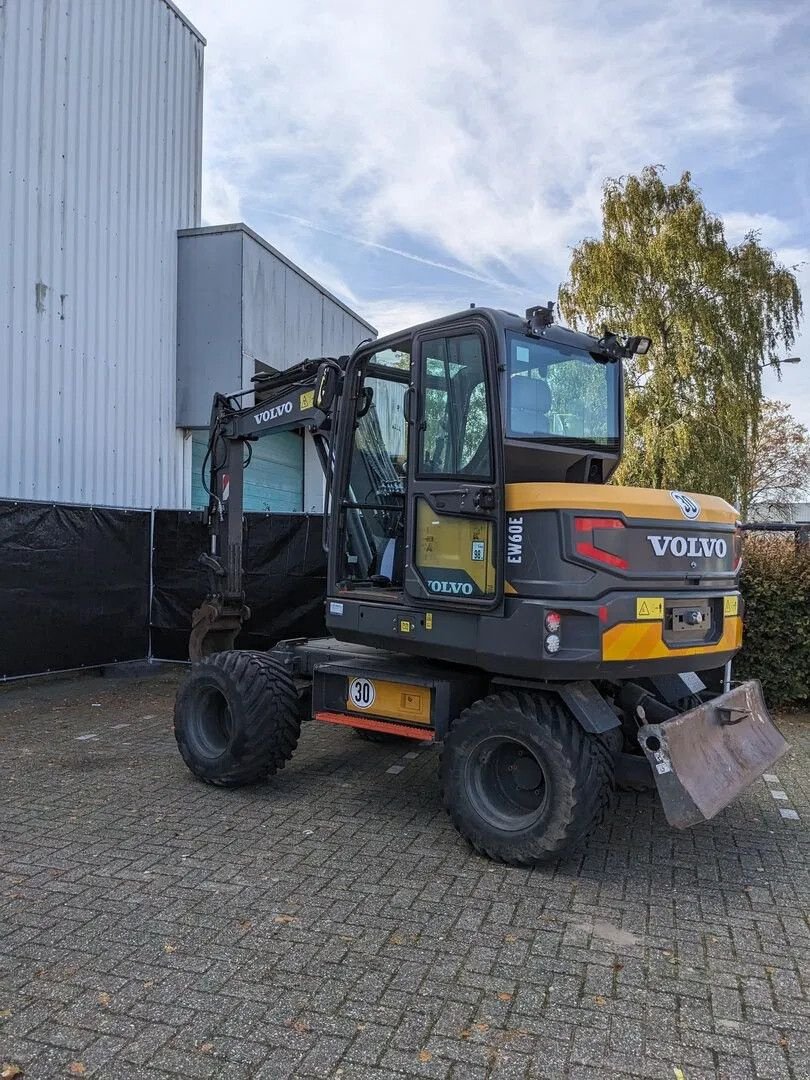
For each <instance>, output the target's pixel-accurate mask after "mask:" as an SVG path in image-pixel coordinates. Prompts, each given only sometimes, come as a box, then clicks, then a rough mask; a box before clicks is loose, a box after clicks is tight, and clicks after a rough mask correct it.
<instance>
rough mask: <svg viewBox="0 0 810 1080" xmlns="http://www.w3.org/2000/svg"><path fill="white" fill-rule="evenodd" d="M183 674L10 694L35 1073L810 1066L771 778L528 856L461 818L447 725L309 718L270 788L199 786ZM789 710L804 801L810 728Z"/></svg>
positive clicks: (24, 995) (790, 857) (629, 1075)
mask: <svg viewBox="0 0 810 1080" xmlns="http://www.w3.org/2000/svg"><path fill="white" fill-rule="evenodd" d="M177 681H178V676H177V675H176V674H175V673H174V672H172V671H164V672H163V673H162V674H160V675H159V676H158V677H156V678H151V679H145V680H127V681H126V682H123V681H117V680H115V679H112V680H105V681H104V682H100V681H99V680H95V679H90V678H78V679H71V680H55V681H53V682H51V683H48V684H44V683H40V684H32V685H31V686H23V685H20V686H16V687H8V688H0V724H2V735H3V738H2V742H0V785H1V786H2V792H3V806H2V819H0V1060H3V1061H5V1060H7V1059H8V1060H11V1061H14V1062H16V1063H18V1064H19V1065H20V1066H21V1067H22V1068H23V1069H24V1075H25V1077H26V1080H39V1078H42V1080H50V1078H51V1077H58V1076H63V1075H69V1074H68V1073H66V1069H67V1068H68V1066H69V1065H70V1063H71V1062H72V1061H77V1062H80V1063H81V1064H82V1065H83V1066H84V1068H85V1069H86V1075H88V1076H97V1077H101V1078H103V1080H136V1078H137V1080H141V1078H142V1077H147V1076H149V1077H151V1076H154V1077H156V1078H159V1077H163V1078H169V1080H171V1078H172V1077H177V1078H182V1080H192V1078H194V1077H200V1078H202V1080H205V1078H207V1077H216V1078H217V1080H276V1078H278V1080H292V1078H295V1077H300V1078H301V1080H311V1078H314V1077H318V1078H320V1077H335V1078H338V1080H396V1078H397V1077H426V1078H436V1080H445V1078H450V1080H604V1077H605V1076H610V1078H611V1080H660V1078H662V1077H670V1078H673V1077H674V1076H676V1075H677V1074H676V1073H675V1072H674V1069H675V1068H677V1069H680V1070H681V1071H682V1072H683V1074H684V1076H685V1077H686V1078H687V1080H798V1078H799V1077H804V1076H807V1075H810V1058H809V1057H808V1055H810V1037H809V1036H808V1034H807V1032H808V1030H810V1000H809V999H808V993H807V972H808V971H810V928H808V925H807V923H806V922H805V920H804V917H803V916H804V913H805V912H806V910H807V907H808V901H809V900H810V880H808V874H807V866H808V855H810V838H808V836H807V834H806V831H804V830H802V829H801V828H800V827H797V824H796V822H791V821H785V820H783V818H782V817H780V815H779V800H774V799H773V798H772V796H771V795H770V794H769V790H768V786H767V785H766V784H764V783H762V784H755V785H754V787H753V788H752V789H751V790H750V791H749V792H748V793H746V795H745V796H744V797H743V798H742V799H741V800H740V801H739V802H738V803H737V804H735V806H733V807H730V808H729V809H728V810H726V811H725V812H724V813H723V814H721V815H719V816H718V818H716V819H715V820H713V821H712V822H709V823H706V824H705V825H703V826H700V827H699V828H697V829H695V830H692V831H690V832H686V833H676V832H673V831H672V830H670V829H669V828H668V827H667V825H666V822H665V820H664V818H663V814H662V813H661V810H660V807H659V806H658V805H657V804H656V801H655V799H654V797H652V796H651V795H648V794H644V795H639V796H636V795H628V796H621V797H620V798H619V799H618V801H617V805H616V808H615V811H614V813H613V817H612V818H611V820H609V821H608V822H606V823H605V825H604V826H603V827H602V828H600V830H598V832H597V833H596V834H595V835H594V836H593V837H592V838H591V840H590V841H589V842H588V843H587V844H586V845H585V846H584V847H583V848H582V849H581V850H580V851H579V852H578V853H576V854H574V855H572V856H571V857H569V858H567V859H565V860H561V861H559V862H558V863H555V864H551V865H549V866H547V867H542V868H537V869H534V870H531V871H526V870H515V869H511V868H505V867H502V866H495V865H493V864H491V863H488V862H487V861H486V860H484V859H480V858H479V857H478V856H476V855H474V854H473V853H472V852H471V851H470V850H469V849H468V848H467V847H466V845H465V844H464V843H463V842H462V841H461V840H460V839H459V838H458V836H457V835H456V833H455V832H454V830H453V829H452V826H451V825H450V823H449V820H448V819H447V817H446V815H445V814H444V812H443V810H442V808H441V805H440V801H439V793H438V786H437V782H436V760H437V759H436V754H435V751H434V750H433V749H424V750H423V749H419V750H418V752H417V750H416V749H415V748H413V747H407V748H405V749H401V748H398V747H394V746H392V745H390V744H389V745H376V744H371V743H367V742H365V741H363V740H360V739H358V738H356V737H355V736H354V735H353V734H352V733H351V732H347V731H344V730H338V729H332V728H329V727H327V726H319V725H316V724H311V725H307V727H306V728H305V730H304V733H303V735H302V740H301V744H300V747H299V750H298V751H297V753H296V756H295V757H294V759H293V761H292V762H291V763H290V765H289V766H288V768H286V769H285V770H284V772H283V773H282V774H280V775H278V776H276V777H274V778H272V780H271V781H269V782H268V783H267V784H266V785H263V786H260V787H257V788H252V789H245V790H235V791H224V790H220V789H216V788H208V787H205V786H204V785H201V784H199V783H197V782H196V781H195V780H194V779H193V778H192V777H191V776H190V774H189V773H188V772H187V770H186V769H185V767H184V766H183V764H182V762H181V760H180V758H179V756H178V754H177V751H176V747H175V745H174V740H173V738H172V734H171V710H172V704H173V696H174V691H175V688H176V685H177ZM93 701H98V702H100V703H101V707H100V708H98V709H93V710H92V712H93V717H92V728H91V730H92V731H93V732H94V733H95V734H96V735H97V738H95V739H93V740H85V741H78V740H79V736H81V735H82V734H85V733H86V732H87V731H88V724H89V721H88V715H89V712H90V707H91V703H92V702H93ZM122 723H126V724H128V727H127V728H126V729H121V728H117V727H116V725H118V724H122ZM784 728H785V731H786V734H787V736H788V738H789V739H790V741H791V742H792V744H793V750H792V751H791V753H790V755H789V756H788V757H787V758H785V759H784V760H783V761H781V762H780V763H779V766H778V771H777V773H776V774H775V775H776V776H777V778H778V781H776V782H774V785H773V786H774V787H776V788H777V790H780V791H784V792H785V793H786V795H787V796H788V800H789V803H790V806H791V807H795V808H796V811H797V813H798V814H799V815H800V818H801V820H802V821H805V820H808V818H810V752H809V751H810V724H808V723H807V722H806V721H803V720H801V719H795V720H790V721H786V722H785V724H784ZM414 754H415V756H413V755H414ZM392 767H397V768H400V767H401V771H400V772H398V773H396V774H392V773H391V772H389V771H388V770H390V769H391V768H392Z"/></svg>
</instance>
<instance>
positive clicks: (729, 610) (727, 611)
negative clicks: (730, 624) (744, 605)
mask: <svg viewBox="0 0 810 1080" xmlns="http://www.w3.org/2000/svg"><path fill="white" fill-rule="evenodd" d="M739 613H740V598H739V596H724V597H723V614H724V615H725V616H727V617H728V616H731V615H739Z"/></svg>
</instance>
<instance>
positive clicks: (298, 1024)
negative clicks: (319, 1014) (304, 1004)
mask: <svg viewBox="0 0 810 1080" xmlns="http://www.w3.org/2000/svg"><path fill="white" fill-rule="evenodd" d="M287 1027H290V1028H292V1030H293V1031H294V1032H295V1033H296V1035H306V1034H308V1033H309V1032H310V1031H312V1028H311V1027H310V1026H309V1024H308V1023H307V1022H306V1020H293V1021H291V1022H290V1023H289V1024H288V1025H287Z"/></svg>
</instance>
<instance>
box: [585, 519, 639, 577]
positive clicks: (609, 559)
mask: <svg viewBox="0 0 810 1080" xmlns="http://www.w3.org/2000/svg"><path fill="white" fill-rule="evenodd" d="M623 528H624V522H623V521H620V520H619V519H618V518H595V517H578V518H574V529H575V531H576V533H577V535H578V536H580V535H581V536H582V537H583V539H581V540H580V539H578V540H577V541H576V544H575V548H576V552H577V555H582V556H584V557H585V558H586V559H591V560H592V561H594V562H601V563H604V564H605V566H613V567H615V568H616V569H617V570H627V569H628V565H629V564H628V562H627V560H626V559H623V558H622V557H621V556H620V555H614V554H613V552H612V551H604V550H603V549H602V548H600V547H599V545H598V543H597V540H598V539H599V536H598V534H599V533H600V532H601V531H602V530H603V529H623Z"/></svg>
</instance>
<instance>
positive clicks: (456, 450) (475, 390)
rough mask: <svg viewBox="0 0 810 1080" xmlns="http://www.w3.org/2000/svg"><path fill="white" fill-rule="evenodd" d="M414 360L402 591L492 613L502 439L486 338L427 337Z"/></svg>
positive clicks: (475, 324)
mask: <svg viewBox="0 0 810 1080" xmlns="http://www.w3.org/2000/svg"><path fill="white" fill-rule="evenodd" d="M413 358H414V369H415V370H414V397H413V399H412V402H411V416H410V421H411V422H410V424H409V429H410V434H409V440H410V441H409V453H408V513H407V535H408V542H407V544H406V551H405V591H406V593H407V594H408V595H409V596H410V597H412V598H413V599H418V600H422V601H429V602H430V604H431V605H437V604H441V605H446V606H447V607H460V608H466V609H470V608H478V609H486V610H489V609H493V608H496V607H498V606H499V605H500V604H501V603H502V601H503V557H502V550H503V441H502V439H501V438H500V421H499V416H500V414H499V407H498V400H497V397H498V394H497V378H496V370H495V349H494V343H493V342H492V338H491V332H490V330H489V328H488V326H486V325H483V324H482V323H481V322H480V321H474V320H470V321H469V322H468V323H463V324H457V325H456V326H454V327H453V328H452V329H447V330H444V331H441V330H439V331H435V330H434V331H432V332H425V333H423V334H420V335H418V336H417V337H416V338H415V339H414V350H413ZM414 414H415V415H414Z"/></svg>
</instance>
